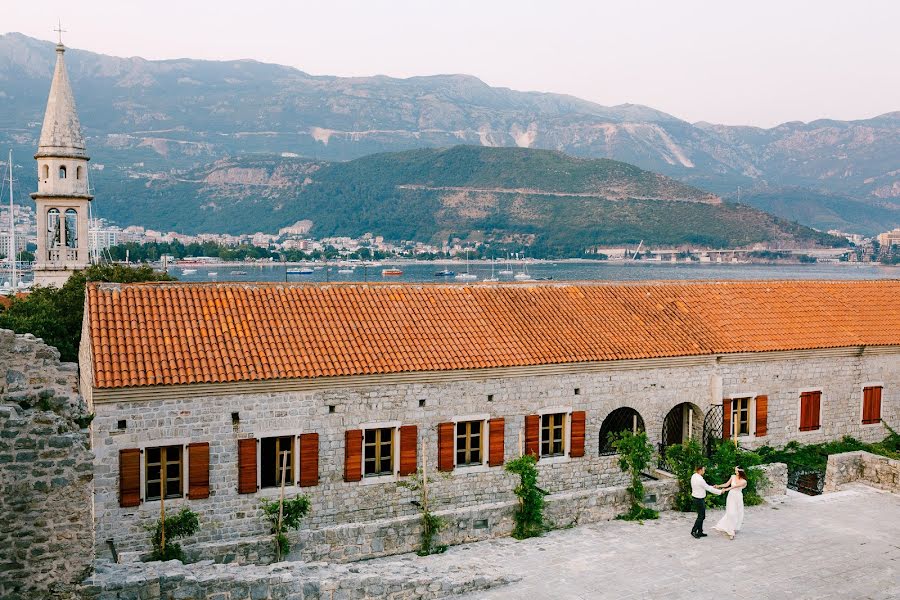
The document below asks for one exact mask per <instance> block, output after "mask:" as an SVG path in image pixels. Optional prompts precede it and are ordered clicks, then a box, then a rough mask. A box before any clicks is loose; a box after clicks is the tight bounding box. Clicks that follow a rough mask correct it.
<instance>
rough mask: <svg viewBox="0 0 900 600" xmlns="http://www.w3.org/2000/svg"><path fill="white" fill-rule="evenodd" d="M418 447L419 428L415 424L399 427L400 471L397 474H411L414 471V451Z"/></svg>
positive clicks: (415, 466) (415, 459)
mask: <svg viewBox="0 0 900 600" xmlns="http://www.w3.org/2000/svg"><path fill="white" fill-rule="evenodd" d="M418 448H419V429H418V427H416V426H415V425H404V426H403V427H401V428H400V471H398V475H401V476H406V475H412V474H413V473H415V472H416V468H417V464H416V463H417V462H418V461H417V458H416V451H417V450H418Z"/></svg>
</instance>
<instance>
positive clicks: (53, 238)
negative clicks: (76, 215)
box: [47, 208, 62, 250]
mask: <svg viewBox="0 0 900 600" xmlns="http://www.w3.org/2000/svg"><path fill="white" fill-rule="evenodd" d="M61 243H62V232H61V229H60V222H59V209H57V208H51V209H50V210H48V211H47V249H48V250H50V249H52V248H56V247H57V246H59V245H60V244H61Z"/></svg>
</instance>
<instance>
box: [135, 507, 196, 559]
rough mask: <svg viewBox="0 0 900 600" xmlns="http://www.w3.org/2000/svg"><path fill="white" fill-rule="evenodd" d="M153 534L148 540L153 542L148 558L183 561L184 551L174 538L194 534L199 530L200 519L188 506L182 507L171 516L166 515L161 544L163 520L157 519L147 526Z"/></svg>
mask: <svg viewBox="0 0 900 600" xmlns="http://www.w3.org/2000/svg"><path fill="white" fill-rule="evenodd" d="M147 529H148V530H149V531H152V532H153V534H152V535H151V537H150V542H151V543H152V544H153V552H152V553H151V554H150V560H180V561H181V562H185V558H184V551H182V549H181V545H180V544H177V543H175V541H174V540H175V538H180V537H187V536H189V535H194V534H195V533H197V532H198V531H200V519H199V518H198V517H197V513H195V512H194V511H192V510H191V509H189V508H182V509H181V511H179V512H177V513H175V514H174V515H172V516H171V517H166V520H165V531H166V543H165V545H164V546H162V545H161V541H162V532H163V520H162V519H157V520H156V523H154V524H153V525H150V526H149V527H147Z"/></svg>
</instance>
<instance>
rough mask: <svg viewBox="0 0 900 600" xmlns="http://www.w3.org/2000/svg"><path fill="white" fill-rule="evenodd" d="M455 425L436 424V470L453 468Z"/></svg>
mask: <svg viewBox="0 0 900 600" xmlns="http://www.w3.org/2000/svg"><path fill="white" fill-rule="evenodd" d="M455 433H456V425H455V424H454V423H439V424H438V471H452V470H453V454H454V453H455V452H456V444H455V442H456V435H455Z"/></svg>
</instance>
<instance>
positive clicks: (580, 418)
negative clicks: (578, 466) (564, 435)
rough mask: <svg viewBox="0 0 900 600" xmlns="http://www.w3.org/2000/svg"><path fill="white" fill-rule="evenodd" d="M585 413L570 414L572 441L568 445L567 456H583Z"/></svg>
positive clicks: (578, 411)
mask: <svg viewBox="0 0 900 600" xmlns="http://www.w3.org/2000/svg"><path fill="white" fill-rule="evenodd" d="M586 420H587V413H586V412H584V411H583V410H576V411H574V412H572V441H571V443H570V444H569V456H571V457H573V458H577V457H579V456H584V426H585V421H586Z"/></svg>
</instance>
